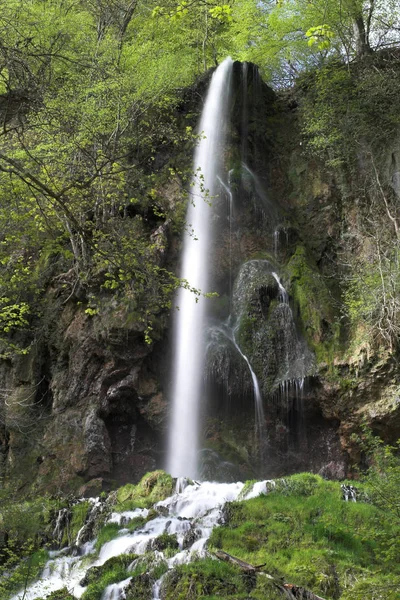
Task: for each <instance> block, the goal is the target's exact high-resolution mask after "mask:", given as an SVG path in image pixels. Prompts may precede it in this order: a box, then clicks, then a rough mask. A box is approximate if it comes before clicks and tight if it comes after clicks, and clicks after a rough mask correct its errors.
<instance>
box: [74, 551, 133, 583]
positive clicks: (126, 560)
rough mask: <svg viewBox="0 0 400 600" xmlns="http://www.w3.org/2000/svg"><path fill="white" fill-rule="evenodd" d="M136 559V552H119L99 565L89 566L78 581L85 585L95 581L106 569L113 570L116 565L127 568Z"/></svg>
mask: <svg viewBox="0 0 400 600" xmlns="http://www.w3.org/2000/svg"><path fill="white" fill-rule="evenodd" d="M136 559H137V554H120V555H119V556H113V557H112V558H109V559H108V560H106V562H105V563H104V564H103V565H101V566H100V567H91V568H90V569H88V570H87V571H86V573H85V576H84V578H83V579H82V580H81V581H80V582H79V584H80V585H81V586H82V587H86V586H88V585H90V584H91V583H95V582H96V581H98V580H99V579H101V578H102V577H103V575H105V573H107V572H108V571H112V570H114V569H115V568H116V567H117V568H119V567H122V568H123V569H127V568H128V567H129V565H130V564H131V563H132V562H133V561H134V560H136Z"/></svg>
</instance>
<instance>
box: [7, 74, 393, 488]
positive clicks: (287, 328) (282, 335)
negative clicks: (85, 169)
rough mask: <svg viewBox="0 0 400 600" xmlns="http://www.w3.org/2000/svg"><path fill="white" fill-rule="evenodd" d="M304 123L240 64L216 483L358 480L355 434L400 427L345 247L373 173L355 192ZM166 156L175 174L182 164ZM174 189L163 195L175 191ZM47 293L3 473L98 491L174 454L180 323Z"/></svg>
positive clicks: (11, 395) (223, 255) (23, 483)
mask: <svg viewBox="0 0 400 600" xmlns="http://www.w3.org/2000/svg"><path fill="white" fill-rule="evenodd" d="M199 90H200V92H203V91H204V82H203V83H202V84H201V85H200V88H199ZM303 93H304V92H303ZM305 93H307V92H305ZM195 96H196V95H195V94H193V97H192V100H191V102H192V104H190V102H189V103H186V104H185V103H183V104H182V106H181V107H180V111H181V113H182V112H183V113H185V112H187V111H188V110H189V108H191V109H192V108H193V106H192V105H193V98H194V97H195ZM300 96H301V94H300ZM196 97H197V96H196ZM302 119H304V116H303V115H302V113H301V110H300V109H299V107H298V98H297V97H294V96H293V95H292V96H290V97H279V96H277V95H276V94H274V92H272V90H270V89H269V88H267V87H266V86H265V85H264V84H263V83H262V81H261V79H260V77H259V75H258V71H257V69H256V68H255V67H253V66H252V65H248V66H247V67H246V68H244V67H243V66H242V65H239V64H238V63H236V64H235V68H234V96H233V103H232V126H231V141H230V144H229V147H228V148H227V150H226V155H225V157H224V160H225V163H226V171H227V173H229V177H228V178H227V181H225V182H222V184H221V193H220V195H219V198H218V199H217V200H216V221H217V224H218V227H219V235H218V238H217V243H216V245H215V247H214V248H213V249H212V252H211V255H212V257H213V258H212V261H211V270H212V276H213V280H214V285H215V289H217V290H218V292H219V298H216V299H212V300H210V302H211V303H212V304H213V308H212V311H213V322H212V323H211V326H210V344H209V355H208V357H207V366H206V373H205V376H206V381H207V389H208V397H209V402H208V405H207V407H206V409H207V415H208V417H207V419H206V427H205V435H204V449H203V451H202V454H203V467H204V476H206V477H215V476H219V477H220V478H222V479H224V478H236V477H241V478H243V477H249V476H258V475H259V476H261V475H267V476H277V475H280V474H284V473H288V472H293V471H299V470H305V469H307V470H314V471H320V472H321V473H323V474H324V475H327V476H333V477H344V476H345V475H346V474H349V472H350V469H349V465H351V464H353V462H354V461H359V460H361V459H362V457H361V455H360V453H359V451H358V449H357V446H356V445H355V444H354V442H353V441H352V437H351V434H352V433H354V432H356V431H358V429H359V426H360V423H361V422H362V421H364V420H365V422H366V423H367V424H369V425H370V426H371V427H372V428H373V429H374V430H375V431H376V432H379V433H381V434H382V435H383V436H384V437H385V438H386V439H387V440H388V441H393V440H394V439H396V438H397V437H398V436H399V434H400V401H399V397H400V388H399V385H398V367H397V362H396V360H395V356H394V354H393V350H391V349H388V350H384V349H383V348H384V346H383V344H381V345H380V344H379V343H378V344H375V345H374V344H372V343H371V342H370V340H368V339H367V337H364V338H363V337H360V336H359V329H358V330H357V331H356V330H355V329H354V328H352V327H350V326H349V324H348V323H347V321H346V319H345V318H343V312H342V311H341V308H340V307H341V301H342V297H343V293H344V288H343V281H344V273H345V267H343V266H342V265H341V257H340V250H341V241H342V238H343V235H344V233H346V235H349V232H350V231H351V227H352V225H351V223H352V222H353V223H355V221H356V220H357V210H358V209H357V198H356V193H355V190H356V189H357V186H358V184H359V182H358V180H357V179H356V178H355V179H353V180H352V182H351V181H350V182H349V181H347V183H346V186H345V185H344V181H343V171H338V170H337V169H335V168H333V167H332V166H331V165H329V166H327V163H326V161H324V160H323V159H321V157H319V156H316V155H315V154H313V152H312V151H311V150H310V149H307V150H306V149H305V146H306V141H307V140H306V138H305V136H304V133H303V126H304V123H303V122H302ZM399 139H400V138H399V136H397V137H396V136H393V139H392V140H389V142H388V145H387V147H386V148H385V151H384V154H385V156H384V157H383V158H382V160H381V162H380V164H379V169H380V171H379V173H380V177H381V178H382V183H383V184H384V185H387V186H390V187H391V189H392V190H393V191H394V193H396V194H398V168H397V165H398V164H400V159H399V157H398V148H399ZM156 160H157V161H158V162H159V163H160V164H164V165H165V166H166V168H167V167H168V165H169V164H170V162H171V161H172V162H174V161H175V160H176V158H174V157H169V156H159V157H156ZM345 188H346V190H347V191H346V193H345V191H344V190H345ZM174 189H175V188H174V185H172V184H171V185H170V186H165V187H164V188H163V189H162V190H160V193H164V194H166V195H168V196H171V198H173V196H174ZM349 190H350V191H349ZM351 195H353V200H349V197H351ZM232 198H233V201H232ZM346 198H347V200H346ZM345 200H346V201H345ZM351 202H353V211H352V212H351V214H350V213H349V206H350V204H351ZM229 211H230V212H229ZM353 228H354V229H355V225H354V227H353ZM157 231H158V229H157V227H156V226H155V227H154V235H155V236H157V235H159V233H157ZM161 233H162V235H166V237H167V238H168V239H167V241H166V242H165V243H164V244H163V253H164V255H165V254H166V255H167V256H168V260H169V261H170V262H173V263H176V262H177V257H178V252H177V249H178V243H177V237H176V236H175V237H174V236H171V235H170V234H169V235H167V234H166V233H165V231H163V232H161ZM160 235H161V234H160ZM160 260H165V256H163V257H162V259H161V257H160ZM332 265H333V266H334V268H333V267H332ZM272 273H275V274H276V276H277V277H275V276H274V275H273V274H272ZM282 288H284V290H285V292H287V297H285V298H283V296H282V294H283V292H282ZM46 293H47V294H48V295H49V306H50V309H49V314H47V315H45V316H44V317H43V322H41V323H40V322H39V323H38V324H37V331H36V335H35V340H36V341H35V343H34V345H33V346H32V350H31V351H30V353H29V354H28V355H26V356H19V357H16V358H15V359H14V360H4V361H2V363H1V365H0V381H1V384H0V388H1V394H2V395H1V401H2V406H1V414H2V425H1V430H0V451H1V457H2V468H3V471H5V473H6V474H7V477H8V478H9V480H10V481H11V482H13V484H15V485H17V486H18V487H19V488H20V489H24V490H27V489H28V488H29V487H30V486H32V485H35V486H36V487H37V488H39V489H42V490H43V489H47V490H50V491H57V490H59V489H63V490H65V489H73V490H77V489H79V488H80V489H81V491H82V492H85V493H92V494H94V493H97V492H99V491H100V490H101V489H103V488H109V487H112V486H113V485H114V484H115V483H119V484H121V483H125V482H127V481H137V480H139V479H140V477H141V476H142V475H143V474H144V473H145V472H146V471H150V470H153V469H155V468H157V467H160V466H162V465H163V460H164V459H163V439H164V432H165V427H166V422H167V414H168V389H169V364H168V361H169V347H170V346H169V341H168V335H169V321H168V319H167V318H163V320H162V326H161V334H160V336H159V337H160V339H159V341H157V342H155V343H153V344H151V345H147V344H146V343H145V341H144V336H143V331H142V329H141V327H140V326H139V325H138V324H137V322H135V320H134V319H133V320H132V319H131V318H129V315H128V314H126V313H125V312H124V311H125V309H123V308H122V307H118V306H116V307H114V311H113V317H112V318H111V317H110V315H108V314H100V315H93V316H90V315H88V314H86V313H85V311H84V310H83V308H82V306H81V305H80V303H79V298H78V297H71V298H70V299H68V301H67V302H65V303H62V302H61V301H60V300H59V281H58V283H57V280H56V279H54V280H53V281H52V282H51V283H50V284H49V289H48V290H47V292H46ZM63 302H64V301H63ZM116 315H117V317H116ZM221 324H225V326H229V328H230V331H231V333H230V334H229V335H226V330H225V331H224V330H223V328H222V329H221ZM233 331H234V333H235V336H234V338H235V339H234V340H233V339H232V332H233ZM234 342H236V343H237V344H239V346H240V349H241V351H242V352H243V354H246V356H247V357H248V359H249V361H250V363H251V365H252V367H253V370H254V372H255V374H256V375H257V377H258V379H259V382H260V387H261V389H262V392H263V396H264V410H265V419H264V425H263V427H264V429H263V435H262V436H261V438H260V436H257V435H255V433H254V398H253V393H254V392H253V384H252V379H251V375H250V372H249V369H248V366H247V364H246V362H245V361H244V360H243V358H242V356H240V354H239V353H238V351H237V348H236V347H235V343H234Z"/></svg>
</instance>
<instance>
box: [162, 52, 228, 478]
mask: <svg viewBox="0 0 400 600" xmlns="http://www.w3.org/2000/svg"><path fill="white" fill-rule="evenodd" d="M232 65H233V62H232V60H231V59H230V58H228V59H226V60H225V61H224V62H223V63H221V65H220V66H219V67H218V68H217V69H216V71H215V72H214V74H213V77H212V80H211V83H210V87H209V90H208V94H207V98H206V102H205V104H204V109H203V113H202V117H201V121H200V126H199V131H200V132H203V133H204V137H202V139H201V140H200V142H199V144H198V146H197V148H196V152H195V157H194V168H193V171H194V173H196V175H195V177H194V180H193V187H192V192H191V201H190V203H189V207H188V213H187V222H188V223H190V225H191V228H192V229H193V230H194V234H195V238H193V237H191V236H190V235H186V236H185V239H184V244H183V256H182V268H181V278H182V279H183V280H186V281H187V282H189V285H190V286H191V287H193V288H196V289H197V290H200V291H201V292H202V293H205V292H208V291H209V290H208V285H209V280H208V251H209V246H210V238H211V229H212V209H211V207H210V206H209V202H206V201H205V199H204V196H205V195H206V196H207V198H208V199H209V200H211V201H212V198H213V196H214V195H215V192H216V183H217V176H218V175H219V168H220V162H219V157H220V156H221V155H222V146H223V143H224V139H225V129H226V127H225V124H226V115H227V112H228V111H227V103H228V101H229V83H230V77H231V72H232ZM197 300H198V302H196V299H195V298H194V296H193V293H191V292H190V291H188V290H187V289H181V290H180V291H179V294H178V299H177V305H178V308H179V312H178V313H177V315H176V322H175V336H174V337H175V339H174V363H173V386H172V416H171V424H170V427H169V445H168V460H167V470H168V472H170V473H172V474H173V475H174V476H177V477H184V476H190V477H196V475H197V453H198V431H199V407H200V403H201V399H202V377H203V364H204V358H205V342H204V337H203V334H204V329H205V327H204V324H205V319H206V299H205V298H202V297H200V298H198V299H197Z"/></svg>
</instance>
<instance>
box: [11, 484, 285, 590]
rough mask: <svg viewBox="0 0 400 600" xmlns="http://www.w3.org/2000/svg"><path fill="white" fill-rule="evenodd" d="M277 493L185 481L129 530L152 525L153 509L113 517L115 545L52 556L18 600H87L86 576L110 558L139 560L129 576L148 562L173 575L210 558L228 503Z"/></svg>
mask: <svg viewBox="0 0 400 600" xmlns="http://www.w3.org/2000/svg"><path fill="white" fill-rule="evenodd" d="M273 488H274V482H272V481H271V482H270V481H263V482H258V483H255V484H253V485H252V486H250V488H248V489H245V490H244V484H243V483H241V482H237V483H211V482H203V483H198V482H191V483H190V482H189V481H188V480H181V481H180V482H179V483H178V482H177V489H180V490H181V491H179V492H178V491H177V492H175V493H174V494H173V495H172V496H170V497H169V498H166V499H165V500H162V501H161V502H158V503H157V504H155V505H154V507H153V511H152V512H154V511H155V513H156V516H155V517H154V518H152V519H151V520H148V521H147V522H145V523H144V524H143V526H142V527H140V528H138V529H136V530H134V531H132V532H131V531H129V529H126V525H128V524H129V522H130V521H131V520H132V519H136V518H137V517H139V516H141V517H143V518H144V519H146V518H147V516H148V514H149V511H148V510H147V509H139V508H137V509H135V510H133V511H126V512H124V513H112V515H111V516H110V518H109V519H108V523H119V524H120V525H121V529H120V531H119V532H118V535H117V536H116V538H115V539H113V540H111V541H109V542H106V543H105V544H103V546H102V547H101V549H100V552H99V554H98V555H97V554H96V552H95V541H96V540H95V539H93V540H91V541H90V543H85V544H82V545H81V546H80V547H79V553H78V554H77V555H71V554H68V551H70V550H71V549H68V548H66V549H64V550H62V551H57V552H52V553H50V555H51V557H50V560H49V561H48V563H47V564H46V566H45V568H44V570H43V572H42V575H41V577H40V579H39V580H38V581H36V582H35V583H33V584H32V585H30V586H29V587H28V588H27V589H26V590H24V591H21V592H19V593H17V594H16V595H15V596H14V597H13V598H12V600H22V599H24V600H36V599H39V598H44V597H46V596H47V595H49V594H50V593H52V592H55V591H57V590H60V589H63V588H64V587H66V588H68V590H69V592H70V594H71V595H72V596H73V597H74V598H81V596H82V595H83V593H84V592H85V590H86V586H87V581H88V577H86V574H87V573H88V571H89V569H91V568H92V567H101V566H102V565H104V563H105V562H106V561H107V560H109V559H110V558H113V557H116V556H120V555H123V554H136V555H138V556H139V558H137V559H135V560H134V561H133V562H132V563H131V564H130V565H129V566H128V568H127V575H129V574H130V573H132V572H133V571H134V570H135V569H136V568H137V567H138V566H140V565H141V561H143V560H146V568H147V569H148V570H149V571H151V567H153V568H154V567H156V566H158V565H160V564H161V563H162V564H164V565H165V567H166V569H172V568H173V567H175V566H177V565H180V564H184V563H188V562H190V561H191V560H192V559H193V558H194V557H196V558H198V557H204V556H207V540H208V538H209V537H210V535H211V532H212V530H213V528H214V527H215V526H217V525H219V524H221V523H223V520H224V506H225V504H226V502H232V501H234V500H238V499H241V500H246V499H249V498H254V497H256V496H259V495H260V494H266V493H268V492H269V491H270V490H272V489H273ZM163 534H168V535H169V536H175V538H176V540H177V549H176V553H175V554H174V555H173V556H170V554H164V552H163V551H162V550H158V549H157V538H158V537H159V536H161V535H163ZM149 553H151V558H150V563H149ZM142 557H143V558H142ZM149 564H150V567H149ZM163 577H165V575H163V576H162V577H161V578H159V579H157V580H156V581H154V582H153V583H152V584H151V585H152V597H153V599H154V600H157V599H159V598H160V596H161V588H162V581H163ZM149 578H150V577H149ZM150 580H151V578H150ZM133 583H134V578H132V577H130V576H128V577H126V578H125V579H124V580H122V581H120V582H116V583H113V584H111V585H108V586H107V587H106V588H105V590H104V591H103V593H102V596H101V598H102V600H122V599H123V598H125V594H126V593H127V590H129V589H130V586H131V585H132V584H133ZM149 598H151V595H149Z"/></svg>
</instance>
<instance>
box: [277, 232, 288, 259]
mask: <svg viewBox="0 0 400 600" xmlns="http://www.w3.org/2000/svg"><path fill="white" fill-rule="evenodd" d="M282 238H283V243H282ZM288 245H289V232H288V230H287V229H286V227H284V226H283V225H279V226H278V227H277V228H276V229H275V231H274V256H275V258H276V259H277V258H279V255H280V253H281V251H284V252H285V251H286V249H287V247H288Z"/></svg>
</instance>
